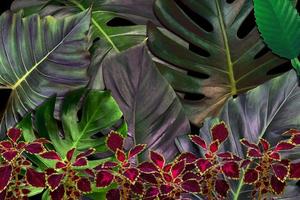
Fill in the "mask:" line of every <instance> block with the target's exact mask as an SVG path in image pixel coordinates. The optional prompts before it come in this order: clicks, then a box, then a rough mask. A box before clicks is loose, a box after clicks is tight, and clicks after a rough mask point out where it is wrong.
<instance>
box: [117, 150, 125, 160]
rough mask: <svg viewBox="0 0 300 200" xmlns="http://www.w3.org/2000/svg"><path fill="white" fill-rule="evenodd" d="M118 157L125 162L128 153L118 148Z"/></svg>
mask: <svg viewBox="0 0 300 200" xmlns="http://www.w3.org/2000/svg"><path fill="white" fill-rule="evenodd" d="M116 158H117V160H118V161H120V162H124V161H125V160H126V154H125V152H124V151H123V150H120V149H117V151H116Z"/></svg>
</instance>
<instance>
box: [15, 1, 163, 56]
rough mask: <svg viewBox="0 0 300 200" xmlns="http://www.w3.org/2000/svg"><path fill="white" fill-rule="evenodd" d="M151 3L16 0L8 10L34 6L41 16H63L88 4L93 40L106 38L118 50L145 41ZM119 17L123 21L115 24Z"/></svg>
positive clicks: (85, 7) (75, 11)
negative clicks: (90, 11) (90, 12)
mask: <svg viewBox="0 0 300 200" xmlns="http://www.w3.org/2000/svg"><path fill="white" fill-rule="evenodd" d="M152 4H153V0H108V1H107V0H97V1H96V0H59V1H58V0H43V1H40V0H30V1H23V0H15V1H14V2H13V3H12V6H11V9H12V10H13V11H17V10H20V9H25V10H32V9H33V7H34V8H36V10H35V12H39V13H40V14H41V15H54V16H60V17H63V16H66V15H68V14H71V13H73V14H74V13H78V12H80V11H82V10H85V9H88V8H90V7H91V8H92V19H91V20H92V25H93V26H92V28H93V39H95V38H100V39H101V40H105V41H107V42H108V43H109V44H110V47H111V48H112V49H113V50H114V51H116V52H120V51H122V50H124V49H127V48H129V47H131V46H134V45H136V44H138V43H140V42H142V41H144V40H145V35H146V28H145V24H146V22H147V21H148V20H152V21H154V22H156V18H155V17H154V14H153V12H152ZM118 20H121V22H122V23H115V22H118ZM124 20H129V21H124ZM156 23H157V22H156Z"/></svg>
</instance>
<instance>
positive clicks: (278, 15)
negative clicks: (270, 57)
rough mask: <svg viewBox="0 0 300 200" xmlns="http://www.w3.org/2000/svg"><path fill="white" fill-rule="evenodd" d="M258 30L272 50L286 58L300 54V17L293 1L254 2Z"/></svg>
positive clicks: (257, 0) (270, 0)
mask: <svg viewBox="0 0 300 200" xmlns="http://www.w3.org/2000/svg"><path fill="white" fill-rule="evenodd" d="M254 14H255V18H256V23H257V26H258V30H259V32H260V33H261V35H262V37H263V39H264V41H265V43H266V44H267V45H268V46H269V48H271V50H272V51H273V52H274V53H276V54H278V55H279V56H282V57H284V58H288V59H293V58H296V57H297V56H298V55H299V54H300V39H299V38H300V16H299V13H298V12H297V10H296V8H295V7H294V5H293V3H292V1H288V0H276V1H274V0H264V1H261V0H254Z"/></svg>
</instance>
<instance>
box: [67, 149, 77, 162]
mask: <svg viewBox="0 0 300 200" xmlns="http://www.w3.org/2000/svg"><path fill="white" fill-rule="evenodd" d="M74 152H75V148H72V149H70V150H69V151H68V152H67V155H66V158H67V160H68V161H69V162H70V161H71V160H72V158H73V155H74Z"/></svg>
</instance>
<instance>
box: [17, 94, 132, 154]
mask: <svg viewBox="0 0 300 200" xmlns="http://www.w3.org/2000/svg"><path fill="white" fill-rule="evenodd" d="M55 100H56V99H55V98H51V99H50V100H48V101H47V102H46V103H44V104H43V105H42V106H40V107H39V108H38V109H37V110H36V112H35V115H34V118H31V116H27V117H26V118H24V119H23V120H22V121H21V123H20V124H19V125H18V126H19V127H20V128H21V129H22V130H23V131H24V132H26V133H27V134H24V139H25V141H32V140H34V139H35V133H34V131H33V130H36V131H37V133H38V136H39V137H45V138H47V139H49V140H50V141H51V143H52V144H53V147H54V149H55V150H56V151H57V152H58V153H59V155H60V156H61V157H62V158H63V157H65V155H66V153H67V152H68V151H69V150H70V149H72V148H76V152H75V154H77V153H79V152H82V151H84V150H86V149H89V148H95V149H96V150H97V152H98V153H101V152H102V153H105V152H107V151H108V150H107V148H106V146H105V136H101V134H100V133H102V134H106V133H108V131H109V130H106V129H111V128H113V126H114V125H117V126H118V123H117V122H118V121H119V120H120V119H121V117H122V112H121V111H120V109H119V107H118V105H117V103H116V102H115V100H114V99H113V98H112V97H111V95H110V93H109V92H103V91H96V90H91V91H86V90H84V89H80V90H75V91H72V92H70V93H68V94H67V95H66V96H65V98H64V101H63V103H62V106H61V116H60V118H61V121H57V120H56V119H55V118H54V108H55ZM80 113H81V114H80ZM118 128H119V129H118V131H120V132H121V133H122V134H124V136H125V134H126V131H127V127H126V124H124V123H123V124H122V123H121V125H119V127H118ZM105 131H106V132H105ZM96 134H98V135H96Z"/></svg>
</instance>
